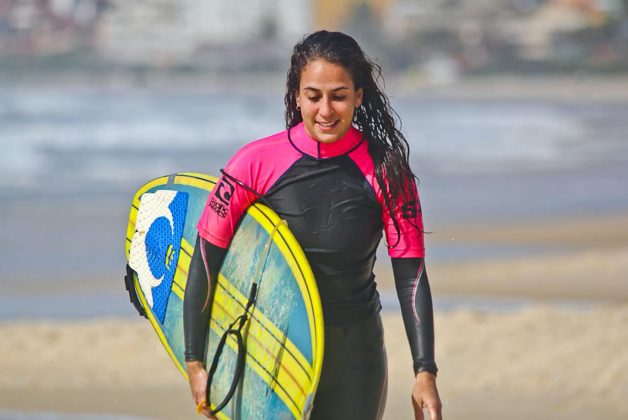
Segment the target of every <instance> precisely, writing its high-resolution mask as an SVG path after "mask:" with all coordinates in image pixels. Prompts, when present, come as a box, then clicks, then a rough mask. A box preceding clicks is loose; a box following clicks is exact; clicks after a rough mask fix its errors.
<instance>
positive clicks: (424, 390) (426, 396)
mask: <svg viewBox="0 0 628 420" xmlns="http://www.w3.org/2000/svg"><path fill="white" fill-rule="evenodd" d="M412 406H413V407H414V418H415V420H424V419H425V417H424V415H423V409H427V412H428V413H429V415H430V420H442V418H443V417H442V414H441V410H442V403H441V402H440V397H439V396H438V389H436V376H435V375H434V374H432V373H430V372H419V373H417V375H416V381H415V382H414V389H413V390H412Z"/></svg>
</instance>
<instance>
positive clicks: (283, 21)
mask: <svg viewBox="0 0 628 420" xmlns="http://www.w3.org/2000/svg"><path fill="white" fill-rule="evenodd" d="M319 28H326V29H338V30H346V31H348V32H350V33H351V34H354V35H355V36H356V37H357V38H358V39H359V40H360V42H364V43H366V44H367V45H368V47H369V48H367V50H368V51H369V52H371V53H372V54H373V51H375V53H374V54H373V55H377V56H379V57H381V58H384V59H386V60H387V62H388V63H389V65H390V66H392V67H397V68H409V67H410V68H415V67H416V66H427V67H426V68H428V69H429V66H434V65H435V66H437V67H438V66H441V67H442V66H449V67H452V68H455V69H456V71H461V72H474V71H475V72H477V71H480V72H481V71H500V70H507V71H512V70H529V69H535V68H537V67H543V68H546V69H547V68H550V69H552V68H554V69H561V68H565V69H569V68H573V67H574V66H581V65H585V66H590V67H593V68H598V69H612V68H623V69H628V0H473V1H463V0H247V1H233V0H134V1H125V0H0V59H1V60H2V61H3V62H5V63H6V62H7V60H11V59H16V58H19V57H55V56H56V57H59V56H64V55H65V56H66V58H67V57H68V56H77V55H81V56H87V57H89V60H91V61H92V62H99V63H101V64H102V63H108V64H109V65H117V66H145V67H156V68H206V69H228V70H233V69H259V68H262V69H264V68H265V69H273V68H277V67H278V64H277V62H278V61H280V62H281V64H282V65H283V64H284V62H285V56H286V52H287V51H288V49H289V48H290V46H291V45H293V44H294V43H295V41H296V40H298V39H299V38H301V37H302V36H303V34H305V33H308V32H311V31H313V30H315V29H319ZM0 67H1V64H0Z"/></svg>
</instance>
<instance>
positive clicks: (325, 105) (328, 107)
mask: <svg viewBox="0 0 628 420" xmlns="http://www.w3.org/2000/svg"><path fill="white" fill-rule="evenodd" d="M318 113H319V114H320V116H321V117H323V118H325V117H331V115H332V114H333V113H334V109H333V107H332V104H331V101H330V100H329V99H325V100H322V101H321V106H320V108H319V109H318Z"/></svg>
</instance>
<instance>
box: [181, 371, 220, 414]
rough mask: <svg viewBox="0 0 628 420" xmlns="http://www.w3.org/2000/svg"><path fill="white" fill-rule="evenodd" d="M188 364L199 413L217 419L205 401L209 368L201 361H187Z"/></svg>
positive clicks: (193, 396) (191, 387) (193, 395)
mask: <svg viewBox="0 0 628 420" xmlns="http://www.w3.org/2000/svg"><path fill="white" fill-rule="evenodd" d="M186 365H187V370H188V380H189V382H190V391H191V392H192V399H193V400H194V404H196V407H197V409H198V408H199V407H200V411H199V414H203V415H204V416H206V417H208V418H210V419H212V420H216V417H215V416H213V415H212V414H211V413H210V411H209V407H208V406H207V404H206V401H205V391H206V389H207V370H205V366H203V363H202V362H199V361H193V362H187V363H186ZM201 403H202V405H201Z"/></svg>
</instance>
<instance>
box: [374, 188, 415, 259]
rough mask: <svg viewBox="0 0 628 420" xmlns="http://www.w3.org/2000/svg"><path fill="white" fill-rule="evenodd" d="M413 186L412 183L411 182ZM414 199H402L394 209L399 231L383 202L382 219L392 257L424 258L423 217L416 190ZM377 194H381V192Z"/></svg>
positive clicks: (389, 253) (389, 252)
mask: <svg viewBox="0 0 628 420" xmlns="http://www.w3.org/2000/svg"><path fill="white" fill-rule="evenodd" d="M413 186H414V183H413ZM414 188H415V192H416V200H403V201H402V202H401V203H399V205H398V206H397V208H396V210H395V219H396V221H397V225H398V227H399V233H398V232H397V229H396V228H395V224H394V222H393V218H392V217H391V216H390V212H389V210H388V208H387V207H386V204H385V203H384V202H383V199H382V200H380V202H381V204H382V209H383V210H382V221H383V223H384V232H385V234H386V243H387V244H388V255H390V256H391V257H392V258H425V244H424V237H423V217H422V213H421V202H420V200H419V193H418V191H417V190H416V186H414ZM379 195H382V194H381V192H380V193H379Z"/></svg>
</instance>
